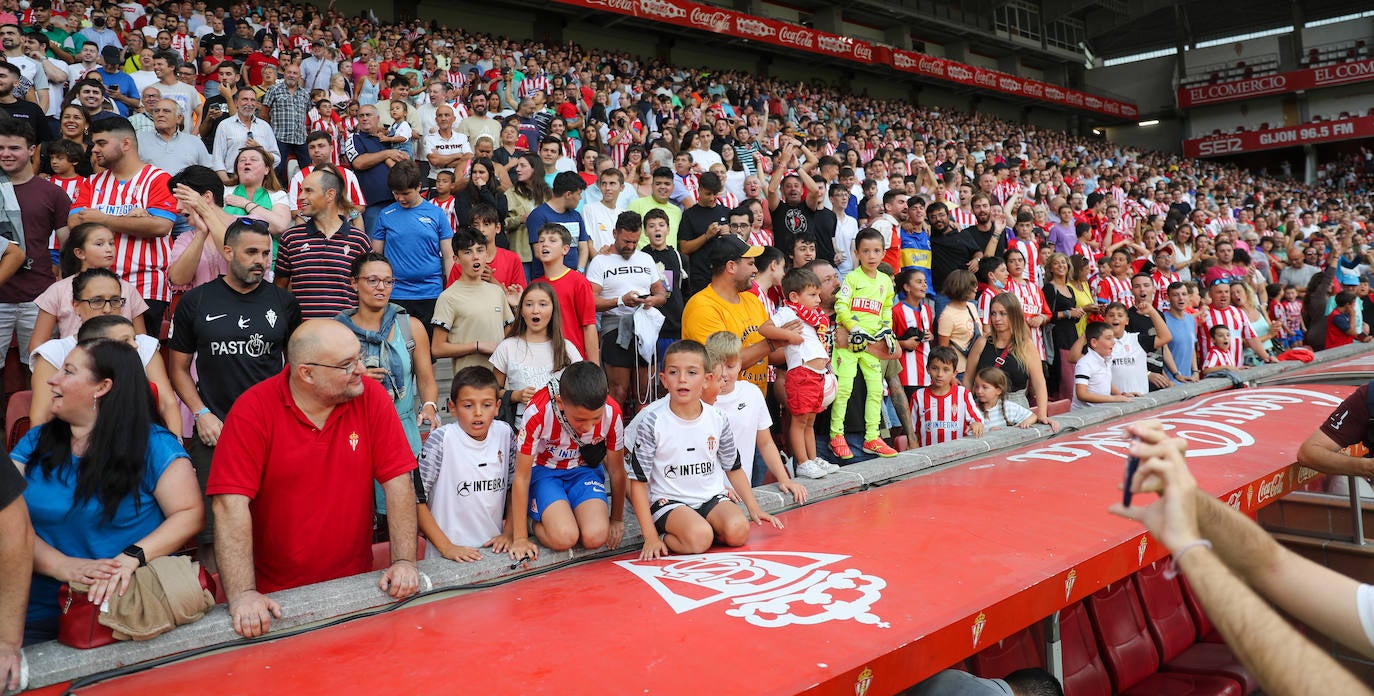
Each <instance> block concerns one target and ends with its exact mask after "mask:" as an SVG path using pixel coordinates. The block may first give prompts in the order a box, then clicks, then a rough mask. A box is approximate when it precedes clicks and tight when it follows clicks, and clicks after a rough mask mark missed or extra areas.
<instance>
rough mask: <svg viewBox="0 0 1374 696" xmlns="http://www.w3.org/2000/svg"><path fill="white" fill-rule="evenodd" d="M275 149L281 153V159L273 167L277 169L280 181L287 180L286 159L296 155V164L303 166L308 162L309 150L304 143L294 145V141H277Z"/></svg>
mask: <svg viewBox="0 0 1374 696" xmlns="http://www.w3.org/2000/svg"><path fill="white" fill-rule="evenodd" d="M277 151H278V152H280V153H281V160H280V161H278V162H277V164H276V166H275V167H274V168H275V169H276V170H277V179H278V180H279V181H282V182H289V181H290V179H289V178H287V176H286V160H288V159H291V156H292V155H295V156H296V166H298V167H301V168H304V167H305V166H306V165H308V164H310V150H308V149H306V147H305V144H304V143H301V144H300V145H296V144H294V143H284V142H282V141H280V140H278V141H277Z"/></svg>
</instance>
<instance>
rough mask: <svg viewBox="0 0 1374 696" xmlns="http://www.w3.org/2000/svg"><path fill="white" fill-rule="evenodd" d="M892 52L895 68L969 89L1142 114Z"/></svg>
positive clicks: (1042, 85) (1063, 90)
mask: <svg viewBox="0 0 1374 696" xmlns="http://www.w3.org/2000/svg"><path fill="white" fill-rule="evenodd" d="M891 53H892V63H891V64H892V67H894V68H896V69H898V70H902V71H905V72H910V73H915V74H917V75H924V76H926V77H933V78H935V79H937V80H944V81H947V82H957V83H959V84H962V85H968V86H970V87H980V88H982V89H990V90H993V91H995V92H1002V93H1004V94H1011V95H1015V96H1018V97H1030V98H1032V99H1039V100H1040V101H1046V102H1050V103H1052V104H1059V105H1060V106H1071V107H1074V108H1078V109H1084V110H1086V111H1094V112H1097V113H1100V114H1107V115H1108V116H1118V117H1121V118H1127V119H1134V118H1136V117H1137V116H1138V115H1139V114H1140V112H1139V110H1138V109H1136V106H1135V104H1130V103H1127V102H1121V101H1117V100H1115V99H1107V98H1105V97H1099V96H1097V95H1095V94H1088V93H1087V92H1080V91H1078V90H1076V89H1069V88H1067V87H1060V86H1059V85H1052V84H1050V83H1048V82H1041V81H1039V80H1032V79H1029V78H1025V77H1017V76H1015V75H1008V74H1007V73H1004V72H999V71H997V70H988V69H987V68H980V67H978V66H976V65H965V64H963V63H959V62H956V61H952V60H947V59H945V58H936V57H935V56H927V55H924V54H921V53H912V52H910V51H902V50H898V49H893V50H892V51H891Z"/></svg>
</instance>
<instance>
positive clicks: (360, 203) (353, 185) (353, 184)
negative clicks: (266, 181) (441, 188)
mask: <svg viewBox="0 0 1374 696" xmlns="http://www.w3.org/2000/svg"><path fill="white" fill-rule="evenodd" d="M314 170H315V166H314V165H307V166H305V167H302V168H301V170H300V171H298V172H296V175H295V176H293V177H291V183H290V185H288V186H287V188H286V196H287V198H288V199H290V201H289V202H290V203H291V210H292V211H297V210H300V209H301V182H303V181H305V177H307V176H310V172H312V171H314ZM339 173H340V174H343V177H344V190H345V193H346V194H347V195H348V200H349V202H351V203H352V204H353V207H355V208H362V207H365V206H367V198H366V197H364V196H363V187H362V186H360V185H358V175H357V174H354V173H353V170H352V169H348V168H346V167H339ZM455 229H456V228H455Z"/></svg>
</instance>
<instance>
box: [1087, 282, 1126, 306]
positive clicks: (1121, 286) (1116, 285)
mask: <svg viewBox="0 0 1374 696" xmlns="http://www.w3.org/2000/svg"><path fill="white" fill-rule="evenodd" d="M1093 292H1094V293H1095V296H1096V297H1099V298H1105V299H1106V300H1107V302H1109V303H1110V302H1120V303H1121V304H1124V305H1126V306H1127V307H1129V306H1131V302H1132V301H1133V297H1132V295H1131V280H1130V279H1129V278H1118V277H1116V276H1110V275H1108V276H1100V277H1098V279H1097V287H1096V288H1094V289H1093Z"/></svg>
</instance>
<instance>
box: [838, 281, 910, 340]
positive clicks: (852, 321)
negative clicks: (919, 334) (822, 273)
mask: <svg viewBox="0 0 1374 696" xmlns="http://www.w3.org/2000/svg"><path fill="white" fill-rule="evenodd" d="M875 273H876V274H877V277H876V278H870V277H868V274H867V273H865V272H864V269H863V268H856V269H854V270H852V271H850V272H849V273H847V274H845V277H844V282H842V283H840V291H839V292H838V293H837V294H836V295H835V318H836V319H837V320H838V321H839V323H840V324H841V325H842V326H844V328H846V329H848V330H850V331H853V330H854V329H855V328H856V327H857V328H861V329H863V330H864V333H866V334H868V335H870V336H872V335H874V334H876V333H877V332H878V331H879V330H880V329H882V328H885V327H889V328H890V327H891V326H892V303H893V301H894V300H895V297H896V293H895V292H894V290H893V286H892V277H891V276H889V275H887V274H886V273H882V272H880V271H875Z"/></svg>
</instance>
